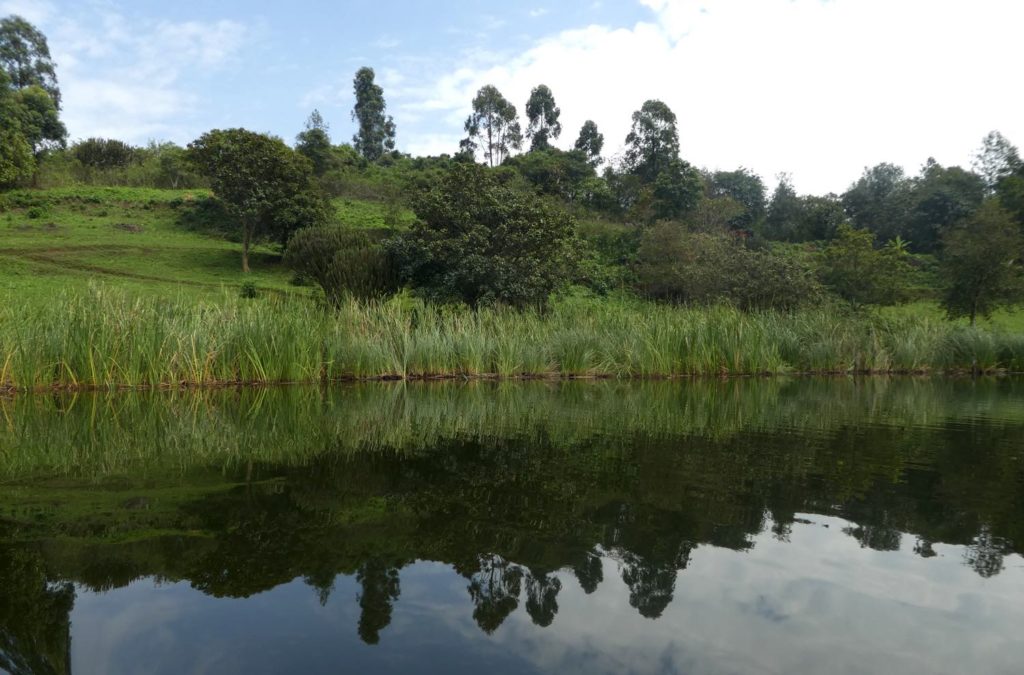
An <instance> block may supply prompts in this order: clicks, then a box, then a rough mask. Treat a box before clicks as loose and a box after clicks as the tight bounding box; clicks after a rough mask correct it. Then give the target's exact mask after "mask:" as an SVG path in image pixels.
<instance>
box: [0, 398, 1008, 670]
mask: <svg viewBox="0 0 1024 675" xmlns="http://www.w3.org/2000/svg"><path fill="white" fill-rule="evenodd" d="M1022 457H1024V381H1021V380H1013V379H1002V380H981V381H972V380H966V379H965V380H915V379H901V380H886V379H868V380H793V381H785V380H751V381H734V382H701V383H641V384H620V383H611V382H591V383H563V384H549V383H509V384H493V383H477V384H469V385H466V384H435V385H415V386H413V385H383V384H377V385H367V386H357V387H355V386H354V387H345V388H337V389H332V390H329V391H319V390H316V389H285V390H247V391H217V392H207V393H200V394H195V393H192V394H183V393H163V394H148V395H117V396H114V395H80V396H55V397H47V396H34V397H18V398H15V399H7V400H2V399H0V670H6V671H8V672H13V673H66V672H74V673H104V674H107V673H111V674H113V673H191V672H195V673H278V672H295V673H321V672H322V673H339V672H340V673H349V672H350V673H377V672H380V673H402V672H424V673H481V672H488V673H825V672H827V673H1019V672H1020V669H1021V664H1022V663H1024V639H1022V638H1021V632H1020V628H1021V626H1022V625H1024V558H1022V557H1021V555H1020V554H1021V553H1022V547H1024V464H1022Z"/></svg>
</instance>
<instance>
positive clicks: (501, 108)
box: [460, 84, 523, 167]
mask: <svg viewBox="0 0 1024 675" xmlns="http://www.w3.org/2000/svg"><path fill="white" fill-rule="evenodd" d="M465 131H466V134H467V136H466V139H465V140H463V141H462V143H461V144H460V145H461V150H462V152H464V153H468V154H473V153H475V152H476V149H477V148H478V147H480V145H482V146H483V151H484V157H485V158H486V159H487V163H488V165H490V166H491V167H495V166H500V165H501V163H502V162H503V161H505V158H506V157H508V156H509V155H510V154H511V152H512V150H519V149H520V148H521V147H522V146H523V132H522V128H521V127H520V125H519V114H518V113H517V112H516V107H515V106H514V105H512V104H511V103H509V101H508V100H507V99H506V98H505V97H504V96H502V94H501V92H500V91H498V89H497V87H495V86H493V85H490V84H488V85H485V86H484V87H481V88H480V90H479V91H478V92H477V94H476V98H474V99H473V112H472V113H471V114H470V116H469V117H468V118H466V123H465Z"/></svg>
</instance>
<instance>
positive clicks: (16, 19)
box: [0, 15, 61, 110]
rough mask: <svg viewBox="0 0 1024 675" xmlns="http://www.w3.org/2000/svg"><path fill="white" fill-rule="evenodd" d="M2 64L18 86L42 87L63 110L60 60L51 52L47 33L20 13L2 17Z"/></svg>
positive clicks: (54, 103) (0, 43)
mask: <svg viewBox="0 0 1024 675" xmlns="http://www.w3.org/2000/svg"><path fill="white" fill-rule="evenodd" d="M0 68H2V69H3V70H4V71H5V72H6V73H7V77H8V78H9V79H10V81H11V85H12V86H14V88H15V89H25V88H26V87H32V86H37V87H41V88H42V89H43V91H45V92H46V93H47V94H49V96H50V99H51V100H52V101H53V105H54V107H55V108H56V109H57V110H60V104H61V98H60V88H59V87H58V86H57V64H55V63H54V62H53V58H52V57H51V56H50V47H49V45H48V44H47V43H46V36H45V35H43V33H42V32H41V31H40V30H39V29H38V28H36V27H35V26H33V25H32V24H31V23H29V22H28V21H26V20H25V19H23V18H22V17H20V16H17V15H11V16H8V17H6V18H4V19H0Z"/></svg>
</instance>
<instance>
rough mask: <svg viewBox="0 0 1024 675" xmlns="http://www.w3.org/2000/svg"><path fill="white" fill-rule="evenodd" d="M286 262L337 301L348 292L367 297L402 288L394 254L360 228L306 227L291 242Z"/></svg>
mask: <svg viewBox="0 0 1024 675" xmlns="http://www.w3.org/2000/svg"><path fill="white" fill-rule="evenodd" d="M284 262H285V264H286V265H288V267H290V268H291V269H292V270H294V271H295V274H296V277H301V278H308V279H311V280H313V281H315V282H316V283H317V284H318V285H319V286H320V288H322V289H323V291H324V295H325V296H326V297H327V299H328V300H329V301H330V302H332V303H333V304H337V303H339V302H340V301H341V300H342V299H343V298H344V297H345V295H346V294H348V295H351V296H353V297H355V298H358V299H363V300H365V299H370V298H377V297H383V296H385V295H388V294H390V293H393V292H394V291H395V290H397V288H398V281H397V275H396V273H395V267H394V264H393V263H392V261H391V258H390V256H389V255H388V254H387V253H386V252H385V251H384V250H383V249H382V248H381V247H380V246H379V245H375V244H373V243H372V242H371V241H370V238H369V237H368V236H367V235H366V233H364V232H360V231H354V230H344V229H341V228H336V227H306V228H302V229H300V230H298V231H297V232H296V233H295V234H294V235H292V238H291V239H290V240H289V241H288V248H287V249H286V250H285V254H284Z"/></svg>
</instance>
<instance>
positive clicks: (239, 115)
mask: <svg viewBox="0 0 1024 675" xmlns="http://www.w3.org/2000/svg"><path fill="white" fill-rule="evenodd" d="M1022 6H1024V3H1018V2H1012V1H1008V0H597V1H594V2H588V1H586V0H584V1H582V2H572V3H567V2H554V1H553V0H535V1H533V2H506V3H494V2H479V1H476V0H457V1H454V2H452V1H446V2H426V1H420V2H413V1H408V0H406V1H398V0H378V1H377V2H345V3H337V2H314V1H309V0H293V1H292V2H289V3H258V2H253V1H251V0H250V1H248V2H243V1H241V0H220V1H217V2H213V1H209V0H208V1H206V2H199V1H194V0H192V1H189V0H179V1H177V2H168V1H166V0H165V1H164V2H156V1H153V0H74V1H72V0H0V15H4V14H9V13H19V14H22V15H24V16H25V17H26V18H28V19H29V20H31V21H33V22H35V23H36V24H37V25H38V26H39V27H40V28H41V29H42V30H43V31H44V32H45V33H46V34H47V36H48V38H49V41H50V47H51V50H52V52H53V54H54V57H55V58H56V60H57V62H58V76H59V78H60V84H61V87H62V90H63V91H64V100H65V111H64V116H65V121H66V123H67V125H68V128H69V132H70V134H71V136H72V138H85V137H89V136H97V135H99V136H110V137H117V138H122V139H124V140H128V141H131V142H134V143H144V142H146V141H147V140H149V139H161V140H164V139H166V140H173V141H176V142H179V143H187V142H188V141H189V140H191V139H192V138H195V137H196V136H197V135H199V134H200V133H202V132H203V131H206V130H208V129H210V128H214V127H230V126H244V127H247V128H251V129H255V130H259V131H269V132H272V133H274V134H277V135H280V136H282V137H283V138H285V139H286V140H288V141H291V140H292V139H293V138H294V136H295V134H296V133H297V132H298V131H300V130H301V128H302V124H303V122H304V120H305V118H306V116H307V115H308V114H309V112H310V111H311V110H312V109H313V108H318V109H319V110H320V111H321V113H322V114H323V116H324V117H325V118H326V119H327V121H328V122H329V123H330V125H331V131H332V136H333V137H334V139H335V141H336V142H342V141H347V140H348V139H349V138H350V137H351V135H352V131H353V125H352V123H351V120H350V115H349V113H350V110H351V106H352V94H351V80H352V75H353V74H354V72H355V70H356V69H357V68H359V67H360V66H363V65H369V66H372V67H374V68H375V70H376V71H377V74H378V81H379V82H380V83H381V84H382V85H383V87H384V89H385V96H386V98H387V101H388V104H389V112H390V113H391V114H393V115H394V117H395V121H396V123H397V125H398V144H399V148H400V149H401V150H403V151H407V152H412V153H414V154H438V153H442V152H449V153H451V152H454V151H455V150H456V149H457V144H458V139H459V138H460V137H461V135H462V129H461V124H462V120H463V119H464V118H465V116H466V114H467V113H468V112H469V103H470V100H471V99H472V95H473V93H474V92H475V91H476V89H477V88H479V87H480V86H482V85H483V84H487V83H493V84H495V85H497V86H498V87H499V88H500V89H501V90H502V91H503V92H504V93H505V94H506V96H507V97H508V98H509V99H510V100H512V101H513V103H515V104H516V105H517V106H519V108H520V110H521V109H522V107H523V104H524V103H525V100H526V97H527V96H528V94H529V90H530V88H531V87H532V86H535V85H536V84H540V83H541V82H543V83H546V84H548V85H549V86H551V88H552V89H553V91H554V93H555V96H556V98H557V99H558V102H559V104H560V106H561V108H562V111H563V117H562V120H563V123H564V126H565V129H566V131H565V133H564V135H563V137H562V138H561V139H560V141H559V144H560V145H562V146H563V147H567V146H569V145H571V143H572V141H573V140H574V138H575V135H576V133H577V131H578V129H579V127H580V125H581V124H582V123H583V121H585V120H586V119H594V120H595V121H596V122H597V123H598V126H599V127H600V128H601V129H602V131H604V132H605V134H606V136H607V144H606V154H607V155H609V156H611V157H614V156H615V155H616V154H617V153H619V152H620V151H621V147H622V143H623V139H624V138H625V135H626V133H627V132H628V129H629V123H630V119H629V118H630V114H631V112H632V111H633V110H636V109H637V108H639V106H640V105H641V104H642V103H643V101H644V100H645V99H647V98H661V99H663V100H665V101H666V102H667V103H669V105H670V106H671V107H672V108H673V109H674V110H675V111H676V113H677V114H678V116H679V118H680V135H681V142H682V143H681V144H682V150H683V156H684V157H685V158H686V159H688V160H690V161H691V162H693V163H695V164H697V165H700V166H706V167H709V168H722V169H731V168H736V167H737V166H740V165H744V166H747V167H750V168H752V169H754V170H755V171H757V172H758V173H760V174H761V175H762V176H764V177H765V179H766V180H767V181H768V182H769V183H772V182H774V177H775V175H776V174H777V173H779V172H783V171H785V172H789V173H791V174H792V176H793V179H794V181H795V183H796V185H797V188H798V189H800V190H802V191H806V192H827V191H842V190H843V189H845V187H846V186H847V185H848V184H849V183H850V182H851V181H852V180H854V179H855V178H856V177H857V176H858V175H859V174H860V172H861V170H862V169H863V167H864V166H868V165H872V164H875V163H877V162H881V161H892V162H896V163H899V164H903V165H904V166H906V167H907V169H908V170H909V171H911V172H916V170H917V169H918V167H919V166H920V165H921V164H923V163H924V161H925V160H926V159H927V158H928V157H929V156H935V157H936V158H937V159H938V160H939V161H940V162H942V163H944V164H968V163H969V162H970V157H971V154H972V153H973V151H974V150H975V148H976V147H977V146H978V145H979V143H980V140H981V138H982V136H984V134H985V133H987V132H988V131H990V130H992V129H999V130H1000V131H1002V132H1003V133H1004V134H1005V135H1007V136H1008V137H1009V138H1010V139H1011V140H1012V141H1014V142H1015V143H1017V144H1018V145H1021V144H1024V114H1022V111H1024V93H1022V92H1024V90H1022V88H1021V87H1019V85H1016V84H1014V82H1016V73H1015V71H1016V70H1017V60H1018V59H1019V55H1018V54H1017V53H1016V52H1017V45H1018V44H1019V40H1020V26H1022V25H1024V9H1022Z"/></svg>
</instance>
